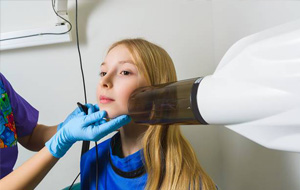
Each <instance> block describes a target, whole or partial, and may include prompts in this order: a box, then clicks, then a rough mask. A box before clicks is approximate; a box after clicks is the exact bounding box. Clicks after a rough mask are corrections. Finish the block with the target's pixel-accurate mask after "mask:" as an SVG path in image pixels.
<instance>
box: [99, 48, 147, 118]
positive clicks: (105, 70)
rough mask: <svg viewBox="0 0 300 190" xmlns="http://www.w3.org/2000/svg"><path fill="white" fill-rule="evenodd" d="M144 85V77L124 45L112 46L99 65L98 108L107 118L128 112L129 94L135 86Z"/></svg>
mask: <svg viewBox="0 0 300 190" xmlns="http://www.w3.org/2000/svg"><path fill="white" fill-rule="evenodd" d="M146 85H147V82H146V80H145V78H144V77H143V76H141V75H140V73H139V71H138V69H137V67H136V65H135V64H134V63H133V59H132V57H131V54H130V52H129V51H128V49H127V48H126V46H124V45H118V46H116V47H114V48H113V49H111V50H110V51H109V53H108V54H107V55H106V57H105V60H104V62H103V63H102V64H101V67H100V80H99V84H98V88H97V101H98V105H99V107H100V110H105V111H106V112H107V115H108V118H115V117H117V116H119V115H123V114H128V107H127V105H128V99H129V96H130V95H131V93H132V92H133V91H134V90H135V89H136V88H138V87H142V86H146Z"/></svg>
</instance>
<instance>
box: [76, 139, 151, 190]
mask: <svg viewBox="0 0 300 190" xmlns="http://www.w3.org/2000/svg"><path fill="white" fill-rule="evenodd" d="M118 152H121V142H120V133H117V134H116V135H115V136H113V137H112V138H111V139H108V140H106V141H104V142H102V143H101V144H99V145H98V157H99V159H98V160H99V161H98V164H99V172H98V189H99V190H104V189H108V190H110V189H114V190H121V189H124V190H128V189H135V190H139V189H144V188H145V186H146V183H147V173H146V172H145V169H144V167H143V159H142V158H143V155H142V154H143V152H142V150H140V151H138V152H136V153H134V154H131V155H129V156H127V157H125V158H122V157H120V156H118V155H119V154H118ZM80 170H81V189H84V190H91V189H96V149H95V147H94V148H93V149H91V150H90V151H88V152H87V153H85V154H84V155H83V156H82V158H81V163H80Z"/></svg>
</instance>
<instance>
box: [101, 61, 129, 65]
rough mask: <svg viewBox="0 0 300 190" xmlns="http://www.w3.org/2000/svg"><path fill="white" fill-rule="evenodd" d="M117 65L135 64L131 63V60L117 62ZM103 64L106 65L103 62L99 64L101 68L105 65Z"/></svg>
mask: <svg viewBox="0 0 300 190" xmlns="http://www.w3.org/2000/svg"><path fill="white" fill-rule="evenodd" d="M118 63H119V64H124V63H130V64H133V65H135V64H134V63H133V61H131V60H125V61H119V62H118ZM105 64H106V63H105V62H103V63H101V65H100V66H103V65H105Z"/></svg>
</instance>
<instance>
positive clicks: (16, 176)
mask: <svg viewBox="0 0 300 190" xmlns="http://www.w3.org/2000/svg"><path fill="white" fill-rule="evenodd" d="M58 160H59V159H58V158H55V157H54V156H52V154H51V153H50V152H49V151H48V149H47V148H46V147H44V148H43V149H42V150H40V151H39V152H38V153H37V154H35V155H34V156H33V157H32V158H31V159H29V160H28V161H26V162H25V163H24V164H23V165H21V166H20V167H19V168H17V169H16V170H14V171H13V172H12V173H10V174H9V175H7V176H6V177H4V178H3V179H1V180H0V189H6V190H19V189H28V190H30V189H34V188H35V187H36V186H37V185H38V184H39V183H40V181H42V179H43V178H44V177H45V176H46V175H47V173H48V172H49V171H50V170H51V168H52V167H53V166H54V165H55V164H56V162H57V161H58Z"/></svg>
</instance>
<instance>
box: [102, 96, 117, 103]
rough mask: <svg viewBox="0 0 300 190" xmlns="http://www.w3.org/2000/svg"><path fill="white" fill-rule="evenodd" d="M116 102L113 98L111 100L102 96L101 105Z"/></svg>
mask: <svg viewBox="0 0 300 190" xmlns="http://www.w3.org/2000/svg"><path fill="white" fill-rule="evenodd" d="M113 101H115V100H114V99H112V98H109V97H106V96H100V103H101V104H107V103H110V102H113Z"/></svg>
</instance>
